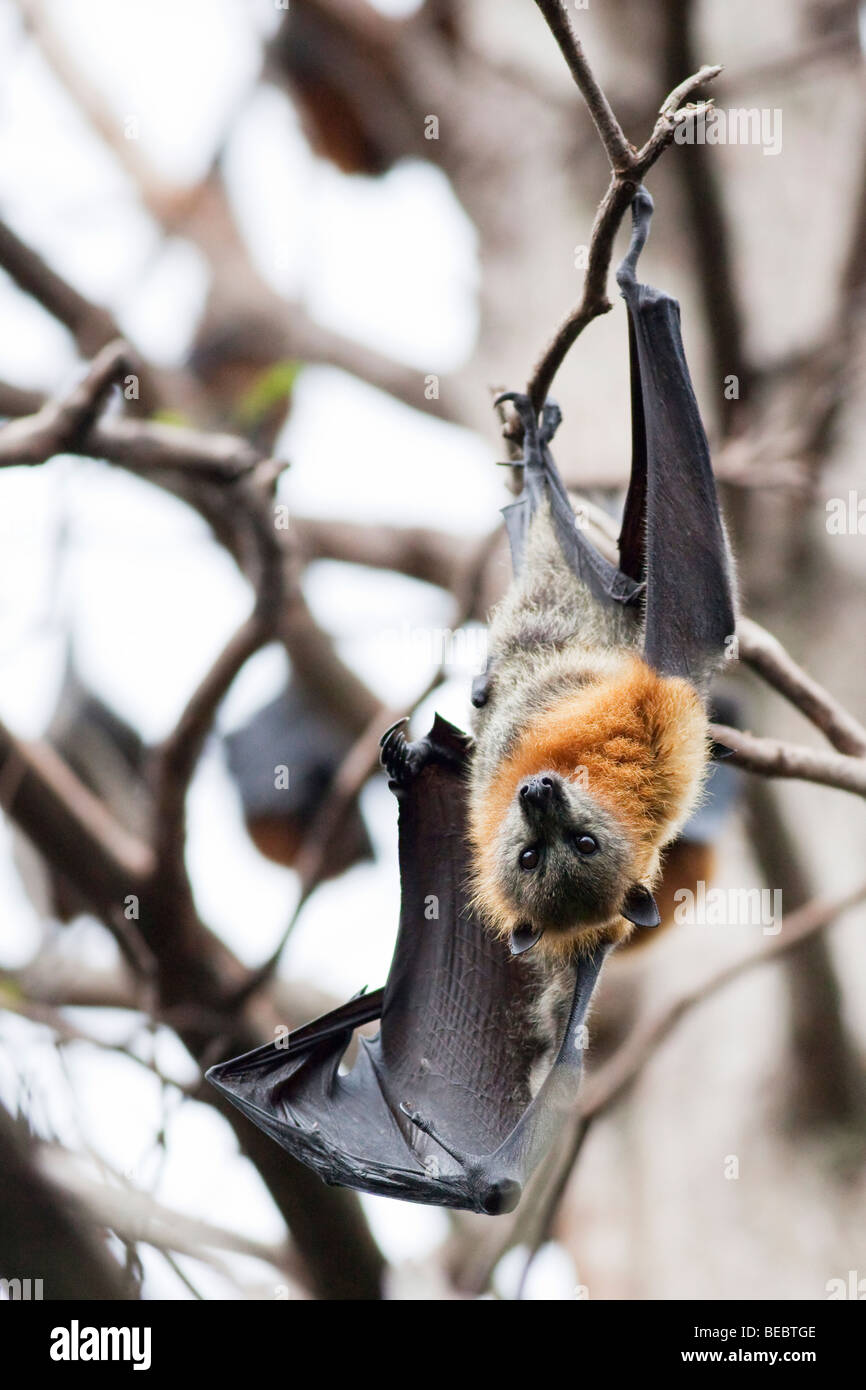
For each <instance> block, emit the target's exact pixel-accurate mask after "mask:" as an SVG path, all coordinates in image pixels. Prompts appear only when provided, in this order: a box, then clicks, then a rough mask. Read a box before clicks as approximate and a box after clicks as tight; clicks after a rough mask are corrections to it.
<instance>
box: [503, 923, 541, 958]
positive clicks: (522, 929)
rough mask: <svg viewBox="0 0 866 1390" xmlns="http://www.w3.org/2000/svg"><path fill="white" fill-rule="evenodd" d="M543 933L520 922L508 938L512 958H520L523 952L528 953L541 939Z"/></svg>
mask: <svg viewBox="0 0 866 1390" xmlns="http://www.w3.org/2000/svg"><path fill="white" fill-rule="evenodd" d="M542 935H543V932H540V931H537V930H536V928H535V927H531V926H530V925H529V923H528V922H520V923H519V924H518V926H516V927H515V928H514V931H513V932H512V933H511V936H510V938H509V942H508V945H509V948H510V950H511V954H512V955H513V956H522V955H523V953H524V951H530V950H531V949H532V947H533V946H534V945H535V943H536V942H537V941H540V940H541V938H542Z"/></svg>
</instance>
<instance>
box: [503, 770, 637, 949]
mask: <svg viewBox="0 0 866 1390" xmlns="http://www.w3.org/2000/svg"><path fill="white" fill-rule="evenodd" d="M491 849H492V854H491V856H490V860H491V868H492V870H493V875H494V878H495V883H496V892H495V896H496V899H497V901H498V902H499V904H500V906H501V908H502V909H504V916H505V922H503V925H505V924H506V923H507V929H508V932H509V936H510V940H511V946H512V950H514V951H516V952H519V951H520V950H524V949H527V948H528V947H529V946H530V945H534V943H535V941H536V940H538V937H539V935H540V934H541V933H545V934H547V935H548V937H552V938H554V940H550V939H549V940H548V943H547V944H548V945H549V946H552V945H554V944H555V939H556V938H562V937H563V936H565V937H568V938H572V937H573V936H574V934H575V932H576V931H579V932H582V933H587V934H591V935H592V936H593V938H594V937H595V931H594V930H593V929H599V928H609V927H610V925H611V924H612V923H614V922H616V921H617V920H618V919H620V918H622V917H624V918H626V919H627V920H631V921H634V920H640V921H641V922H644V923H645V924H646V925H649V926H652V925H655V924H656V923H657V921H658V914H657V913H656V912H655V909H654V904H653V899H652V895H651V894H650V892H649V889H648V888H646V887H645V886H644V885H643V884H641V883H639V882H637V881H636V879H635V872H636V865H635V854H634V846H633V842H632V839H631V837H630V836H629V834H628V833H627V831H626V830H625V828H624V827H623V826H622V825H620V824H619V823H618V821H617V819H616V817H615V816H614V815H612V814H611V813H610V812H609V811H607V810H605V808H604V807H603V806H601V805H600V804H599V803H598V802H597V801H595V800H594V799H593V798H592V796H591V795H590V794H589V792H588V791H586V790H585V789H584V788H582V787H581V786H579V785H578V784H576V783H575V782H574V781H573V780H572V779H569V778H566V777H563V776H562V775H561V774H560V773H559V772H556V771H555V770H553V769H552V768H551V769H549V770H546V771H543V772H540V773H533V774H532V775H531V776H529V777H526V778H524V779H523V780H522V781H521V782H520V783H519V785H518V787H517V789H516V792H515V795H514V797H513V798H512V801H511V803H510V805H509V807H508V809H507V811H506V813H505V815H504V817H503V818H502V820H501V822H500V826H499V829H498V833H497V834H496V836H495V841H494V844H493V845H492V846H491ZM624 931H625V924H624V923H621V931H620V933H619V934H623V933H624ZM562 944H564V942H563V943H562Z"/></svg>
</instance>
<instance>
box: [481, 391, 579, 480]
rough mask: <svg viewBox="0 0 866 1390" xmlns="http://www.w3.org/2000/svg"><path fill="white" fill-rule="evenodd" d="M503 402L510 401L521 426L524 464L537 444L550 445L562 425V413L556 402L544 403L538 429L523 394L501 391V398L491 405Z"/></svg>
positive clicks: (533, 412) (532, 412)
mask: <svg viewBox="0 0 866 1390" xmlns="http://www.w3.org/2000/svg"><path fill="white" fill-rule="evenodd" d="M504 401H511V403H512V405H513V406H514V409H515V411H516V413H517V416H518V419H519V420H520V423H521V424H522V426H523V442H524V455H525V458H524V462H525V461H526V458H527V457H529V456H530V454H532V453H534V451H535V450H536V449H537V447H538V444H539V443H541V444H549V443H550V441H551V439H552V438H553V436H554V435H555V434H556V431H557V430H558V429H559V426H560V424H561V423H562V411H561V410H560V408H559V406H558V405H557V403H556V401H552V400H548V401H545V403H544V409H543V410H542V412H541V427H540V428H539V424H538V417H537V415H536V412H535V406H534V405H533V404H532V401H531V399H530V397H529V396H527V395H526V394H525V393H524V392H522V391H503V393H502V395H501V396H497V397H496V400H495V401H494V402H493V404H494V405H502V403H503V402H504Z"/></svg>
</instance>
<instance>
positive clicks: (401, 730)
mask: <svg viewBox="0 0 866 1390" xmlns="http://www.w3.org/2000/svg"><path fill="white" fill-rule="evenodd" d="M408 724H409V720H408V719H398V720H397V723H396V724H392V725H391V727H390V729H386V730H385V733H384V734H383V735H382V737H381V739H380V740H379V748H380V750H381V751H380V753H379V761H380V762H381V764H382V766H383V767H384V769H385V771H386V772H387V774H388V778H389V781H388V785H389V787H390V788H391V790H392V791H397V790H400V789H403V788H405V787H408V786H409V784H410V782H411V781H412V779H413V777H416V776H417V775H418V773H419V772H420V771H421V768H422V767H423V766H424V762H425V754H426V753H427V752H428V749H429V745H428V744H427V743H425V742H424V741H423V740H421V741H419V742H418V743H410V742H409V740H408V739H407V737H406V733H405V730H406V728H407V726H408Z"/></svg>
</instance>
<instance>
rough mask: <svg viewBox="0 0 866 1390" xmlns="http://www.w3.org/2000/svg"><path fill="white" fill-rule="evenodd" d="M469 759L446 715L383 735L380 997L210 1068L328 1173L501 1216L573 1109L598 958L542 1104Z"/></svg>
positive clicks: (527, 998) (296, 1151)
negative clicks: (473, 848) (478, 821)
mask: <svg viewBox="0 0 866 1390" xmlns="http://www.w3.org/2000/svg"><path fill="white" fill-rule="evenodd" d="M466 754H467V740H466V738H465V736H464V735H462V734H461V733H460V732H459V731H458V730H456V729H454V728H453V727H452V726H451V725H449V724H447V723H446V722H445V721H444V720H441V719H439V718H437V720H436V722H435V724H434V726H433V729H432V730H431V732H430V734H429V735H428V736H427V738H425V739H422V740H420V741H419V742H417V743H407V742H406V740H405V738H404V737H403V734H402V732H401V731H399V730H394V731H392V732H391V733H390V735H389V738H388V740H387V741H386V753H385V760H386V765H387V766H388V767H389V771H391V774H392V782H391V785H392V788H393V789H394V790H395V791H396V793H397V796H398V800H399V805H400V875H401V881H402V907H401V914H400V926H399V932H398V937H397V944H396V947H395V951H394V958H393V962H392V965H391V970H390V972H389V975H388V982H387V985H386V986H385V989H384V991H377V992H376V994H374V995H359V996H357V997H356V998H355V999H353V1000H350V1001H349V1003H348V1004H346V1005H344V1006H343V1007H342V1008H340V1009H336V1010H334V1011H333V1012H332V1013H329V1014H326V1015H325V1016H324V1017H323V1018H321V1019H318V1020H317V1021H316V1022H315V1023H312V1024H308V1025H307V1026H306V1027H305V1028H302V1029H299V1030H298V1031H296V1032H295V1033H292V1034H290V1035H289V1037H288V1038H286V1039H282V1040H280V1043H268V1044H266V1045H265V1046H264V1047H260V1048H258V1049H256V1051H254V1052H251V1053H248V1054H247V1055H246V1056H244V1057H240V1058H237V1059H235V1060H234V1061H231V1062H226V1063H223V1064H221V1065H220V1066H217V1067H214V1068H212V1069H211V1070H210V1071H209V1072H208V1077H209V1079H210V1080H211V1081H212V1082H213V1083H214V1084H215V1085H216V1086H217V1087H218V1088H219V1089H220V1090H222V1091H223V1092H224V1093H225V1094H226V1095H227V1096H228V1097H229V1099H230V1100H231V1101H232V1102H233V1103H234V1104H235V1105H237V1106H238V1107H239V1108H240V1109H241V1110H242V1111H243V1112H244V1113H245V1114H246V1115H248V1116H249V1118H250V1119H251V1120H253V1122H254V1123H255V1124H257V1125H259V1126H260V1127H261V1128H262V1129H264V1130H266V1131H267V1133H269V1134H270V1135H272V1137H273V1138H274V1139H276V1140H277V1141H278V1142H279V1143H280V1144H282V1146H283V1147H284V1148H285V1149H287V1150H288V1151H289V1153H291V1154H293V1155H294V1156H295V1157H296V1158H299V1159H300V1160H301V1161H302V1162H304V1163H306V1164H308V1165H309V1166H310V1167H312V1168H314V1169H316V1171H317V1172H318V1173H319V1174H320V1176H321V1177H322V1178H324V1179H325V1181H326V1182H332V1183H340V1184H343V1185H345V1186H348V1187H355V1188H359V1189H361V1190H363V1191H365V1192H375V1193H381V1194H384V1195H386V1196H394V1197H402V1198H405V1199H407V1200H410V1201H418V1202H428V1203H434V1204H436V1205H441V1206H451V1207H464V1208H469V1209H472V1210H476V1211H486V1212H496V1211H503V1210H506V1209H508V1208H510V1207H512V1206H513V1205H514V1204H515V1203H516V1201H517V1199H518V1198H519V1195H520V1192H521V1190H522V1187H523V1184H524V1182H525V1181H526V1179H527V1178H528V1176H529V1174H530V1173H531V1171H532V1169H533V1168H534V1167H535V1166H536V1165H537V1163H538V1162H539V1161H540V1159H541V1157H542V1156H543V1154H544V1152H545V1151H546V1149H547V1147H548V1145H549V1144H550V1143H551V1142H552V1141H553V1139H554V1138H555V1135H556V1133H557V1132H558V1126H559V1123H560V1122H561V1120H562V1118H563V1116H564V1114H565V1112H566V1110H567V1108H568V1107H569V1106H572V1105H573V1103H574V1099H575V1095H576V1089H577V1085H578V1081H579V1072H580V1059H581V1050H580V1042H581V1038H582V1031H583V1030H582V1022H583V1017H584V1014H585V1010H586V1007H587V1004H588V1000H589V995H590V993H591V992H592V987H593V984H594V982H595V978H596V975H597V973H598V968H599V965H600V960H599V961H595V962H591V963H587V966H586V968H580V969H578V970H576V972H575V994H574V999H575V1003H574V1005H573V1008H572V1011H571V1012H572V1017H571V1019H570V1021H569V1026H568V1029H567V1030H566V1036H565V1037H564V1039H563V1042H562V1047H561V1049H560V1056H559V1058H558V1060H557V1065H556V1066H555V1067H554V1068H553V1070H552V1072H551V1074H550V1076H549V1077H548V1080H547V1081H546V1082H545V1083H544V1085H543V1086H542V1088H541V1091H540V1092H539V1094H538V1096H537V1097H536V1098H535V1099H534V1100H533V1098H532V1096H531V1093H530V1072H531V1070H532V1066H533V1062H534V1061H535V1058H536V1043H535V1038H534V1025H533V1018H532V1014H533V1007H534V1003H535V999H536V993H537V989H538V986H537V983H536V976H535V974H534V971H533V969H532V967H531V965H527V963H526V962H525V961H523V960H521V959H520V958H515V957H512V956H511V954H510V952H509V951H508V948H507V946H506V945H505V944H504V943H502V942H500V941H497V940H495V939H493V938H492V937H491V936H490V935H489V934H488V933H487V932H485V931H484V930H483V929H482V927H481V924H480V923H479V921H478V920H477V918H476V916H475V915H474V913H473V912H472V910H471V907H470V905H469V891H468V884H467V872H468V864H469V856H468V847H467V842H466V799H465V794H466V788H465V766H464V765H465V759H466ZM376 1017H381V1025H380V1030H379V1033H378V1035H377V1036H376V1037H375V1038H372V1039H370V1038H367V1037H361V1038H360V1039H359V1047H358V1053H357V1057H356V1059H355V1061H354V1064H353V1065H352V1067H351V1069H348V1070H347V1069H345V1068H341V1061H342V1058H343V1055H344V1053H345V1051H346V1048H347V1046H348V1044H349V1041H350V1039H351V1037H352V1033H353V1031H354V1029H355V1028H356V1027H358V1026H360V1025H361V1024H362V1023H365V1022H368V1021H370V1020H371V1019H374V1018H376Z"/></svg>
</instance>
